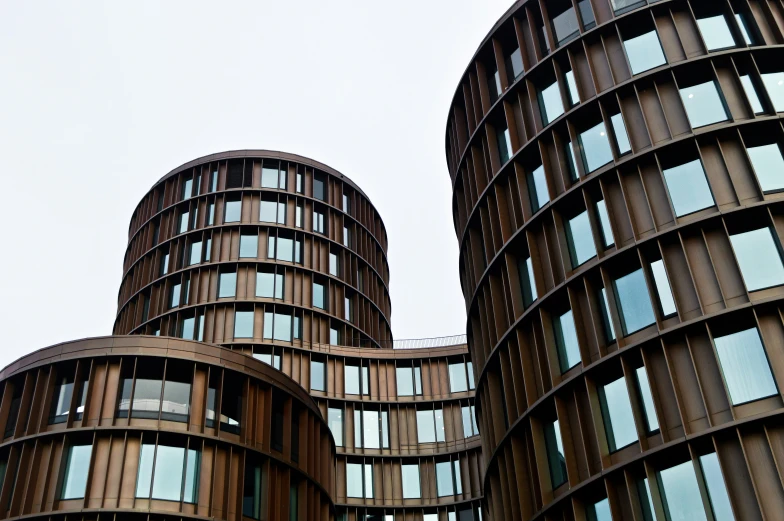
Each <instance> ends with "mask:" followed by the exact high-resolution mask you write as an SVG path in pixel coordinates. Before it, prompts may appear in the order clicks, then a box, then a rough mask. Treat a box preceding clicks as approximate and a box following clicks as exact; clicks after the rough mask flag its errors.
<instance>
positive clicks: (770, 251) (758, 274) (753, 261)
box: [730, 228, 784, 291]
mask: <svg viewBox="0 0 784 521" xmlns="http://www.w3.org/2000/svg"><path fill="white" fill-rule="evenodd" d="M730 243H731V244H732V249H733V251H734V252H735V257H736V258H737V259H738V264H739V265H740V272H741V274H742V275H743V281H744V282H745V283H746V289H748V290H749V291H756V290H759V289H764V288H769V287H772V286H778V285H780V284H784V265H782V262H781V256H780V255H779V249H778V246H777V245H776V242H775V240H774V239H773V233H772V231H771V229H770V228H760V229H758V230H752V231H750V232H745V233H737V234H735V235H730Z"/></svg>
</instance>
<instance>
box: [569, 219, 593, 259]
mask: <svg viewBox="0 0 784 521" xmlns="http://www.w3.org/2000/svg"><path fill="white" fill-rule="evenodd" d="M565 228H566V239H567V242H568V244H569V257H570V258H571V259H572V268H577V267H579V266H581V265H583V264H585V263H586V262H588V261H589V260H591V259H593V258H594V257H596V245H595V244H594V242H593V232H592V231H591V221H590V219H589V218H588V211H587V210H585V211H583V212H582V213H580V214H579V215H577V216H576V217H573V218H571V219H569V220H568V221H567V223H566V227H565Z"/></svg>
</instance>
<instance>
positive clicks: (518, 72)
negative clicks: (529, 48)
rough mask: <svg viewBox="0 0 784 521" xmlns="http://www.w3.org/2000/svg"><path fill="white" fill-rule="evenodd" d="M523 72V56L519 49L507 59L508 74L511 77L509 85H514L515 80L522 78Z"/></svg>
mask: <svg viewBox="0 0 784 521" xmlns="http://www.w3.org/2000/svg"><path fill="white" fill-rule="evenodd" d="M523 72H524V68H523V55H522V54H521V53H520V48H519V47H518V48H517V49H515V50H514V51H512V54H510V55H509V56H508V57H507V58H506V73H507V74H508V75H510V77H509V83H514V80H516V79H517V78H519V77H520V76H522V74H523Z"/></svg>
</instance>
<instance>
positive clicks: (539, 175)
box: [526, 166, 550, 213]
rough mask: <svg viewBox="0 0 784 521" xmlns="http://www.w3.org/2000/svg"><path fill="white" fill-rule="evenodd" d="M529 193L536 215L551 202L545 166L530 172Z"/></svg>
mask: <svg viewBox="0 0 784 521" xmlns="http://www.w3.org/2000/svg"><path fill="white" fill-rule="evenodd" d="M526 177H527V178H528V192H529V194H530V196H531V210H532V211H533V212H534V213H536V212H537V211H538V210H539V208H541V207H542V206H544V205H546V204H547V203H548V202H550V193H549V192H548V191H547V181H546V180H545V177H544V166H540V167H539V168H537V169H536V170H534V171H533V172H529V173H528V175H527V176H526Z"/></svg>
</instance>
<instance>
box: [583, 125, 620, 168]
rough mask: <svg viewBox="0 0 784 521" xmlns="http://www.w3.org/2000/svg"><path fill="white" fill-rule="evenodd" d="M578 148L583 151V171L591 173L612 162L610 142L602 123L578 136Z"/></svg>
mask: <svg viewBox="0 0 784 521" xmlns="http://www.w3.org/2000/svg"><path fill="white" fill-rule="evenodd" d="M579 140H580V148H581V149H582V151H583V164H584V165H585V171H586V172H587V173H591V172H593V171H594V170H597V169H599V168H601V167H603V166H604V165H606V164H607V163H609V162H611V161H612V160H613V154H612V148H611V147H610V140H609V139H607V129H606V128H604V123H599V124H598V125H596V126H594V127H593V128H590V129H588V130H586V131H585V132H583V133H582V134H580V135H579Z"/></svg>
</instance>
